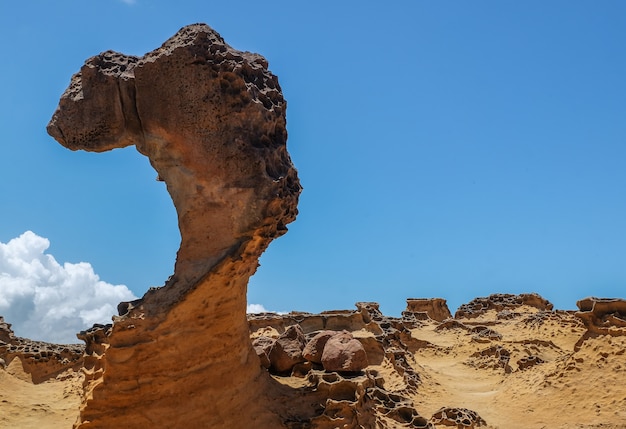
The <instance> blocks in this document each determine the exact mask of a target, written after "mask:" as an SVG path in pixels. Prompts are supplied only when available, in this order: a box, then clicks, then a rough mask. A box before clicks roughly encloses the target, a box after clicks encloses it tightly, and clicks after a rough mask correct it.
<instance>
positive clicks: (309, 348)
mask: <svg viewBox="0 0 626 429" xmlns="http://www.w3.org/2000/svg"><path fill="white" fill-rule="evenodd" d="M333 335H337V332H336V331H321V332H319V333H318V334H316V335H315V336H314V337H313V338H311V340H310V341H309V342H308V343H306V346H304V350H303V351H302V356H304V358H305V359H306V360H308V361H309V362H313V363H320V364H321V363H322V353H323V352H324V346H325V345H326V342H327V341H328V340H329V339H330V337H332V336H333Z"/></svg>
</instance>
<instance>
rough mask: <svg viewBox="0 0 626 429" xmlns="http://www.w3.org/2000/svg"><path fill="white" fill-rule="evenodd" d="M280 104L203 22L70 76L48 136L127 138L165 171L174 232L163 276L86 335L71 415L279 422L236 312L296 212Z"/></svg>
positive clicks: (276, 91) (68, 140)
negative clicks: (105, 327) (264, 397)
mask: <svg viewBox="0 0 626 429" xmlns="http://www.w3.org/2000/svg"><path fill="white" fill-rule="evenodd" d="M285 109H286V103H285V101H284V99H283V96H282V92H281V89H280V86H279V84H278V80H277V78H276V76H274V75H273V74H272V73H270V72H269V71H268V64H267V61H266V60H265V59H264V58H263V57H261V56H260V55H257V54H252V53H249V52H240V51H237V50H235V49H233V48H231V47H230V46H229V45H227V44H226V43H225V42H224V40H223V39H222V38H221V37H220V35H219V34H218V33H216V32H215V31H214V30H212V29H211V28H210V27H208V26H207V25H203V24H195V25H190V26H187V27H184V28H183V29H181V30H180V31H179V32H178V33H177V34H176V35H174V36H173V37H172V38H170V39H169V40H167V41H166V42H165V43H164V44H163V45H162V46H161V47H160V48H158V49H156V50H154V51H152V52H149V53H148V54H146V55H144V56H143V57H134V56H129V55H124V54H120V53H116V52H111V51H108V52H104V53H102V54H100V55H97V56H95V57H93V58H90V59H88V60H87V61H86V62H85V64H84V65H83V67H82V68H81V69H80V71H79V72H78V73H77V74H75V75H74V76H73V77H72V80H71V83H70V86H69V87H68V89H67V90H66V91H65V93H64V94H63V96H62V97H61V100H60V102H59V107H58V109H57V111H56V112H55V113H54V116H53V117H52V120H51V121H50V123H49V125H48V132H49V134H50V135H52V136H53V137H54V138H55V139H56V140H57V141H58V142H59V143H61V144H62V145H64V146H66V147H68V148H70V149H72V150H78V149H81V150H88V151H96V152H101V151H106V150H110V149H114V148H120V147H125V146H129V145H135V147H136V148H137V150H138V151H139V152H140V153H142V154H144V155H146V156H147V157H148V158H149V160H150V163H151V164H152V166H153V167H154V168H155V170H156V171H157V173H158V178H159V179H160V180H163V181H164V182H165V184H166V186H167V190H168V191H169V193H170V195H171V197H172V200H173V202H174V206H175V207H176V211H177V214H178V224H179V229H180V234H181V245H180V249H179V251H178V254H177V258H176V264H175V268H174V274H173V276H172V277H171V278H170V279H169V280H168V281H167V283H166V284H165V286H164V287H162V288H155V289H151V290H150V291H148V292H147V293H146V294H145V295H144V297H143V298H141V299H140V300H137V301H135V302H132V303H126V304H122V305H120V306H119V310H120V317H118V318H116V319H115V320H114V323H113V325H112V327H111V329H110V330H109V331H104V332H99V333H98V334H97V335H87V336H86V337H85V338H86V340H87V348H88V349H89V350H101V351H102V352H103V354H102V355H99V354H97V353H96V354H94V356H93V359H95V360H96V361H98V360H99V362H92V367H93V368H94V373H93V377H91V378H89V379H88V380H86V384H85V393H86V396H85V402H84V403H83V406H82V409H81V416H80V420H79V422H78V423H77V427H80V428H119V427H155V424H156V425H158V427H200V426H198V424H199V422H201V426H202V427H213V428H218V427H277V426H278V424H279V423H278V419H277V417H276V416H275V415H274V414H273V413H272V410H269V409H268V408H267V407H265V406H264V404H263V403H262V402H263V401H260V400H259V394H258V392H260V391H265V390H266V387H267V383H268V382H269V381H268V380H269V379H268V378H267V375H266V373H264V372H263V371H262V370H261V367H260V366H259V360H258V358H257V356H256V353H255V351H254V349H253V348H252V345H251V343H250V340H249V337H248V324H247V321H246V314H245V312H246V288H247V283H248V278H249V277H250V276H251V275H252V274H253V273H254V271H255V270H256V268H257V266H258V258H259V256H260V255H261V253H262V252H263V251H264V250H265V248H266V247H267V246H268V244H269V243H270V241H271V240H272V239H274V238H276V237H278V236H280V235H282V234H284V233H285V232H286V225H287V224H288V223H289V222H292V221H293V220H294V219H295V216H296V213H297V209H296V205H297V200H298V196H299V193H300V190H301V187H300V184H299V182H298V178H297V173H296V170H295V169H294V167H293V165H292V163H291V160H290V158H289V155H288V153H287V150H286V140H287V131H286V128H285V127H286V120H285ZM182 407H184V410H185V411H184V412H181V409H182ZM244 409H245V410H246V412H245V413H242V412H241V411H242V410H244Z"/></svg>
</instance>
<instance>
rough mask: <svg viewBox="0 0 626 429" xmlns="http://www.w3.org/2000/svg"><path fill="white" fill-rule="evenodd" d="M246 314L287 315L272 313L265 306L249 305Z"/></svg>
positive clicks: (280, 312)
mask: <svg viewBox="0 0 626 429" xmlns="http://www.w3.org/2000/svg"><path fill="white" fill-rule="evenodd" d="M246 313H248V314H250V313H275V314H287V313H285V312H284V311H272V310H268V309H266V308H265V307H264V306H263V304H248V307H247V308H246Z"/></svg>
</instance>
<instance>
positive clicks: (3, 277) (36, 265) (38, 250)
mask: <svg viewBox="0 0 626 429" xmlns="http://www.w3.org/2000/svg"><path fill="white" fill-rule="evenodd" d="M49 247H50V241H49V240H48V239H46V238H43V237H40V236H38V235H37V234H35V233H33V232H32V231H26V232H25V233H24V234H22V235H20V236H19V237H17V238H14V239H12V240H10V241H9V242H8V243H6V244H5V243H2V242H0V316H4V319H5V321H6V322H8V323H12V324H13V330H14V331H15V333H16V335H18V336H21V337H27V338H30V339H33V340H41V341H49V342H55V343H76V342H78V340H77V339H76V333H77V332H78V331H81V330H84V329H86V328H89V327H91V326H92V325H93V324H94V323H110V321H111V316H112V315H113V314H116V313H117V311H116V309H117V304H118V303H119V302H120V301H130V300H133V299H136V297H135V295H134V294H133V293H132V292H131V291H130V290H129V289H128V288H127V287H126V286H124V285H112V284H109V283H106V282H104V281H102V280H100V278H99V277H98V275H97V274H96V273H95V272H94V270H93V267H92V266H91V264H89V263H87V262H79V263H77V264H72V263H68V262H66V263H64V264H63V265H61V264H59V263H58V262H57V261H56V260H55V259H54V257H53V256H52V255H49V254H46V253H45V251H46V250H47V249H48V248H49Z"/></svg>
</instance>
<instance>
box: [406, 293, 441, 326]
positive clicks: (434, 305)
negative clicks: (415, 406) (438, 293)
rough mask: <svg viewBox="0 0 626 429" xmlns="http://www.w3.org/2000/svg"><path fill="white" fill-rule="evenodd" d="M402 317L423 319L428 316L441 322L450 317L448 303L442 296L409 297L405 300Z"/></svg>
mask: <svg viewBox="0 0 626 429" xmlns="http://www.w3.org/2000/svg"><path fill="white" fill-rule="evenodd" d="M402 316H403V317H411V316H412V317H415V318H416V319H418V320H419V319H422V320H423V319H424V317H428V318H430V319H432V320H436V321H437V322H443V321H444V320H446V319H449V318H451V317H452V314H451V313H450V309H448V304H447V303H446V300H445V299H443V298H430V299H428V298H409V299H407V300H406V310H405V311H404V312H403V313H402Z"/></svg>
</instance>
